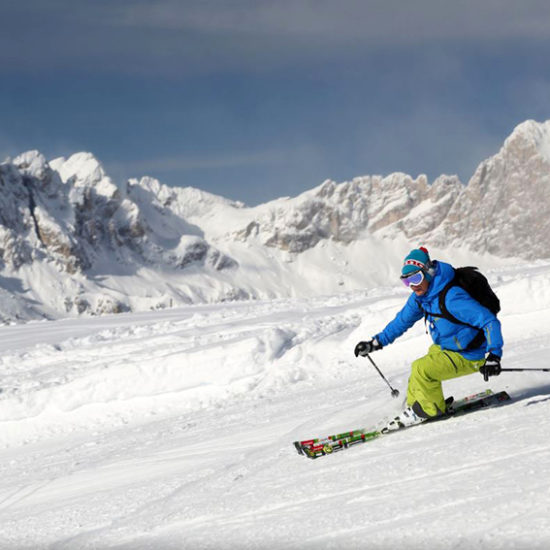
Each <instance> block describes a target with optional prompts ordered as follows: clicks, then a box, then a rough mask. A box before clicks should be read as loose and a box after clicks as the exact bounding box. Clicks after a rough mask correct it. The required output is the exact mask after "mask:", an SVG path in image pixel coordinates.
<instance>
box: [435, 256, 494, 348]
mask: <svg viewBox="0 0 550 550" xmlns="http://www.w3.org/2000/svg"><path fill="white" fill-rule="evenodd" d="M453 286H459V287H461V288H462V289H464V290H465V291H466V292H467V293H468V294H469V295H470V296H471V297H472V298H473V299H474V300H476V301H477V302H479V303H480V304H481V305H482V306H484V307H486V308H487V309H488V310H489V311H491V312H492V313H494V314H495V315H496V314H497V313H498V312H499V311H500V300H499V299H498V297H497V295H496V294H495V293H494V291H493V289H492V288H491V286H490V285H489V281H488V280H487V279H486V277H485V276H484V275H483V274H482V273H480V272H479V271H478V269H477V267H471V266H468V267H458V268H456V269H455V276H454V278H453V280H452V281H451V282H450V283H447V285H446V286H445V287H444V288H443V290H442V291H441V292H440V294H439V309H440V310H441V313H440V314H438V313H430V315H432V316H433V317H442V318H443V319H447V320H448V321H451V322H452V323H456V324H458V325H466V326H468V327H471V328H475V329H476V330H478V333H477V335H476V336H475V337H474V339H473V340H472V341H471V342H470V343H469V344H468V345H467V346H466V348H465V349H466V350H473V349H477V348H480V347H481V346H482V345H483V342H484V341H485V334H484V333H483V330H481V329H479V328H478V327H474V326H473V325H470V324H469V323H465V322H464V321H460V320H459V319H457V318H456V317H455V316H454V315H453V314H452V313H451V312H450V311H449V310H448V309H447V306H446V304H445V298H446V297H447V292H449V289H450V288H451V287H453ZM427 315H428V312H426V313H425V316H426V317H427Z"/></svg>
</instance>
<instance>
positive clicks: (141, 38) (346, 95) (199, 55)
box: [0, 0, 550, 205]
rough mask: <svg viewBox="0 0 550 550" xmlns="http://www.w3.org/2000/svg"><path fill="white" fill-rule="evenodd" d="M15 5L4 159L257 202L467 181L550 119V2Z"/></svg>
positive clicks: (9, 12)
mask: <svg viewBox="0 0 550 550" xmlns="http://www.w3.org/2000/svg"><path fill="white" fill-rule="evenodd" d="M479 3H480V2H479V0H476V1H474V0H462V1H461V0H455V1H453V2H447V1H446V0H433V1H432V0H400V1H395V0H380V1H372V0H338V1H328V0H308V1H306V0H270V1H263V0H224V1H221V0H200V1H187V0H181V1H176V0H155V1H149V0H148V1H144V0H132V1H129V0H89V1H78V0H28V1H27V0H2V2H0V17H1V19H2V21H3V32H2V33H0V71H1V72H0V116H1V118H0V158H1V159H3V158H5V157H6V156H14V155H16V154H18V153H20V152H22V151H25V150H29V149H38V150H40V151H41V152H43V153H44V155H45V156H46V157H47V158H49V159H51V158H54V157H57V156H69V155H70V154H72V153H75V152H78V151H90V152H92V153H93V154H94V155H95V156H96V157H97V158H98V159H99V160H100V161H101V162H102V163H103V165H104V166H105V168H106V170H107V172H108V173H109V174H110V175H111V176H112V177H113V178H114V179H116V180H121V179H123V178H127V177H141V176H143V175H150V176H154V177H156V178H158V179H159V180H160V181H162V182H163V183H167V184H169V185H181V186H186V185H191V186H194V187H198V188H201V189H205V190H207V191H211V192H213V193H216V194H220V195H223V196H225V197H228V198H232V199H238V200H242V201H244V202H246V203H247V204H250V205H253V204H257V203H259V202H265V201H267V200H270V199H273V198H276V197H279V196H284V195H296V194H298V193H300V192H302V191H305V190H306V189H310V188H312V187H314V186H316V185H318V184H320V183H321V182H322V181H323V180H325V179H327V178H331V179H334V180H336V181H343V180H346V179H350V178H353V177H355V176H359V175H366V174H388V173H391V172H394V171H403V172H407V173H409V174H411V175H413V176H416V175H418V174H420V173H425V174H427V175H428V177H429V178H430V179H434V178H435V177H437V176H438V175H440V174H442V173H447V174H458V175H459V176H460V178H461V179H462V180H463V181H464V182H467V181H468V179H469V178H470V177H471V176H472V174H473V172H474V170H475V168H476V167H477V165H478V164H479V163H480V162H481V161H482V160H484V159H485V158H487V157H488V156H490V155H492V154H494V153H495V152H497V151H498V149H499V148H500V146H501V145H502V142H503V141H504V139H505V138H506V137H507V136H508V135H509V133H510V132H511V131H512V130H513V128H514V127H515V126H516V125H517V124H519V123H520V122H522V121H523V120H526V119H535V120H540V121H542V120H546V119H549V118H550V64H549V63H548V59H550V2H547V0H544V1H529V0H526V1H522V2H519V1H517V0H501V1H496V0H484V1H483V2H481V5H478V4H479Z"/></svg>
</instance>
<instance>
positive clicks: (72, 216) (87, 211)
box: [0, 151, 236, 274]
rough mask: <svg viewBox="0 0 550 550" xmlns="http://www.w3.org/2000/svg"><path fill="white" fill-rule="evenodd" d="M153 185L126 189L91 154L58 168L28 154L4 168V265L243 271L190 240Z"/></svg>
mask: <svg viewBox="0 0 550 550" xmlns="http://www.w3.org/2000/svg"><path fill="white" fill-rule="evenodd" d="M151 185H152V184H151V182H150V179H149V178H144V179H143V180H142V181H141V182H138V181H133V182H129V183H128V185H127V186H126V188H124V189H120V188H119V187H118V186H117V185H115V184H114V183H113V182H112V181H111V179H110V178H109V177H108V176H107V175H106V174H105V172H104V171H103V168H102V167H101V165H100V164H99V163H98V161H97V160H96V159H95V158H94V157H93V156H92V155H90V154H88V153H78V154H76V155H73V156H72V157H71V158H69V159H68V160H65V159H56V160H55V161H52V163H51V164H48V162H47V161H46V159H45V158H44V157H43V156H42V155H41V154H40V153H38V152H37V151H30V152H28V153H25V154H23V155H20V156H19V157H17V158H16V159H14V161H13V163H11V164H3V165H1V166H0V190H2V202H1V203H0V223H1V225H0V246H1V247H2V250H3V252H2V259H3V261H4V262H5V263H6V264H7V265H8V266H10V267H13V268H18V267H20V266H21V265H23V264H24V263H31V262H32V261H33V260H34V259H36V258H42V259H43V258H47V259H48V260H50V261H52V262H54V263H55V264H56V265H57V266H58V267H59V269H60V270H64V271H66V272H68V273H70V274H72V273H75V272H86V271H90V270H93V269H94V268H95V267H96V265H97V264H98V263H102V262H103V261H105V260H106V259H107V260H108V261H109V262H111V263H120V264H124V265H128V264H133V265H138V266H139V265H142V264H149V265H168V266H172V267H177V268H180V269H185V268H186V267H188V266H190V265H192V264H195V263H199V264H201V265H209V266H211V267H213V268H214V269H218V270H221V269H227V268H230V267H234V266H236V262H235V261H234V260H231V259H230V258H228V257H226V256H224V255H223V254H222V253H221V252H220V251H218V250H216V249H215V248H213V247H212V246H211V245H210V244H208V243H207V242H206V241H205V240H204V239H203V238H201V237H200V236H193V237H192V238H191V237H189V235H188V234H187V233H188V232H189V231H188V224H186V222H185V220H183V219H180V218H178V217H177V216H173V215H172V214H171V212H170V210H169V208H167V207H166V206H163V205H161V204H160V203H159V201H158V199H157V197H156V195H155V194H154V193H153V192H151ZM158 190H159V191H160V186H159V189H158ZM144 211H145V212H147V215H144V214H143V212H144ZM159 220H160V221H159Z"/></svg>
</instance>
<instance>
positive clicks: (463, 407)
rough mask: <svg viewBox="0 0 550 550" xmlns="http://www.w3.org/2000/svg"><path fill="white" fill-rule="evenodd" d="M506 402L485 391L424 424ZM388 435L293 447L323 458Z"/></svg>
mask: <svg viewBox="0 0 550 550" xmlns="http://www.w3.org/2000/svg"><path fill="white" fill-rule="evenodd" d="M508 400H510V396H509V395H508V394H507V393H506V392H505V391H500V392H498V393H493V391H492V390H485V391H483V392H479V393H475V394H473V395H469V396H468V397H464V398H462V399H459V400H457V401H455V402H454V403H452V405H451V407H450V409H449V411H448V412H447V413H446V414H445V415H443V416H439V417H437V418H434V419H433V420H427V421H426V422H433V421H439V420H443V419H446V418H451V417H453V416H457V415H460V414H465V413H467V412H471V411H475V410H478V409H483V408H487V407H494V406H495V405H498V404H500V403H502V402H504V401H508ZM423 423H425V422H423ZM418 425H420V424H418ZM396 431H400V430H396ZM390 433H392V432H391V431H389V432H383V431H381V430H378V429H373V428H369V429H359V430H351V431H349V432H342V433H340V434H334V435H328V436H326V437H320V438H315V439H305V440H303V441H295V442H294V447H295V449H296V451H297V452H298V453H299V454H301V455H303V456H306V457H307V458H312V459H315V458H319V457H320V456H325V455H327V454H331V453H334V452H337V451H341V450H343V449H347V448H349V447H352V446H353V445H357V444H358V443H365V442H367V441H372V440H373V439H377V438H378V437H380V436H383V435H388V434H390Z"/></svg>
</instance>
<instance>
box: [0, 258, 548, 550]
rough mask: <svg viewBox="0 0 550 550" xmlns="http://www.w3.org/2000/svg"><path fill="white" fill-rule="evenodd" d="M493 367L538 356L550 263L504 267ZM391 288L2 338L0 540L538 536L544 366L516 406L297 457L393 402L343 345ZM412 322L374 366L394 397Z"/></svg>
mask: <svg viewBox="0 0 550 550" xmlns="http://www.w3.org/2000/svg"><path fill="white" fill-rule="evenodd" d="M490 279H491V281H492V282H493V283H494V286H495V288H496V290H497V292H498V294H499V296H500V298H501V301H502V305H503V311H502V315H501V319H502V323H503V331H504V336H505V341H506V346H505V356H504V363H503V366H505V367H524V368H536V367H539V368H541V367H544V368H547V367H549V366H550V365H549V363H548V357H549V355H550V327H549V326H548V319H549V318H550V264H546V263H539V264H536V265H523V266H519V267H516V268H513V267H509V268H499V269H498V270H495V271H492V272H490ZM406 296H407V291H406V290H405V289H404V288H400V287H398V286H395V287H394V286H391V287H380V288H377V289H374V290H369V291H353V292H348V293H343V294H339V295H326V296H320V297H315V298H308V299H279V300H271V301H270V300H265V301H257V302H246V301H245V302H239V303H225V304H214V305H195V306H189V307H186V308H181V309H173V310H164V311H159V312H150V313H140V314H120V315H117V316H105V317H100V318H88V319H76V320H75V319H71V320H62V321H41V322H31V323H28V324H25V325H15V326H6V327H3V328H2V329H1V331H0V374H1V379H0V386H1V388H2V393H1V394H0V449H1V451H0V452H1V453H2V455H1V460H0V548H9V549H11V548H32V549H38V548H50V549H56V550H61V549H67V550H69V549H70V550H72V549H75V548H81V549H92V548H93V549H98V548H117V549H122V548H124V549H132V550H136V549H137V550H140V549H163V550H164V549H181V548H185V549H219V548H221V549H237V548H238V549H241V548H250V549H257V548H261V549H264V548H265V549H268V548H297V549H298V548H300V549H301V548H316V549H317V548H323V549H326V548H369V549H370V548H372V549H381V548H424V547H425V548H431V549H434V550H438V549H444V548H445V549H447V548H453V549H469V548H483V549H493V548H494V549H515V548H540V549H543V548H544V549H546V548H549V547H550V522H549V521H548V518H550V421H549V418H550V373H503V374H502V375H501V376H499V377H497V378H494V379H491V381H490V383H488V384H487V383H485V382H484V381H483V379H482V377H481V376H480V375H479V376H478V375H472V376H468V377H465V378H462V379H458V380H454V381H450V382H447V383H446V385H445V390H446V393H447V395H451V394H452V395H455V396H457V397H460V396H463V395H468V394H471V393H474V392H476V391H480V390H483V389H485V388H487V387H491V388H492V389H493V390H494V391H498V390H501V389H506V390H507V391H508V392H509V393H510V394H511V395H512V397H513V400H512V401H511V402H510V403H509V404H506V405H504V406H501V407H499V408H496V409H491V410H486V411H478V412H476V413H473V414H471V415H467V416H464V417H461V418H452V419H449V420H446V421H444V422H439V423H434V424H429V425H424V426H420V427H416V428H412V429H410V430H408V431H403V432H400V433H397V434H393V435H391V436H390V437H387V438H381V439H379V440H376V441H373V442H371V443H367V444H364V445H358V446H356V447H354V448H352V449H350V450H348V451H345V452H342V453H337V454H335V455H332V456H327V457H323V458H321V459H319V460H316V461H311V460H307V459H306V458H303V457H300V456H298V455H297V454H296V452H295V451H294V449H293V447H292V442H293V441H294V440H296V439H302V438H306V437H310V436H316V435H326V434H328V433H334V432H335V431H341V430H345V429H350V428H355V427H365V426H369V425H373V424H376V423H377V422H378V421H379V420H380V419H381V418H383V417H385V416H388V415H390V414H392V413H393V412H395V411H397V410H398V409H400V407H401V405H402V402H401V400H392V399H391V397H390V394H389V389H388V387H387V386H386V385H385V384H384V382H383V381H382V379H381V378H380V377H379V376H378V374H377V373H376V372H375V371H374V369H373V368H372V367H371V366H370V364H369V363H368V362H367V361H366V360H365V359H362V358H358V359H356V358H355V357H353V347H354V345H355V343H356V342H357V341H358V340H360V339H363V338H366V337H369V336H370V335H372V334H373V333H374V332H376V331H378V330H380V329H381V328H382V327H383V326H384V324H385V323H386V322H387V321H389V320H390V319H391V318H392V317H393V315H394V314H395V313H396V311H397V309H398V308H399V307H400V306H401V305H402V303H403V302H404V300H405V299H406ZM428 345H429V340H428V337H427V336H426V335H425V333H424V327H423V325H422V323H418V325H417V326H416V327H415V328H414V329H412V330H411V331H409V332H408V333H407V334H406V335H405V336H403V337H402V338H401V339H400V340H399V341H398V342H397V343H395V344H394V345H392V346H389V347H388V348H386V349H384V350H382V351H380V352H377V353H376V354H375V355H374V356H373V358H374V359H375V360H376V361H377V363H378V365H379V366H380V368H381V369H382V370H383V371H384V373H385V374H386V375H387V377H388V378H389V380H390V381H391V383H392V384H393V385H394V386H396V387H397V388H398V389H399V390H400V391H401V395H402V396H404V395H405V389H406V383H407V377H408V369H409V364H410V362H411V360H413V359H414V358H416V357H417V356H419V355H421V354H423V352H424V351H425V350H426V348H427V346H428Z"/></svg>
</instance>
